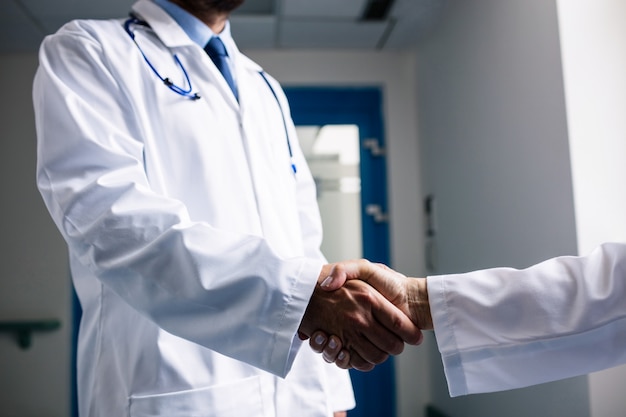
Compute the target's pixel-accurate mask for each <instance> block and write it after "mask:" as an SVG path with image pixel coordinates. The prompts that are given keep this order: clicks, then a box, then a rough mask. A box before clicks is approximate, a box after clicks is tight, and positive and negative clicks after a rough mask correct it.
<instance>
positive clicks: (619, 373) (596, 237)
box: [557, 0, 626, 417]
mask: <svg viewBox="0 0 626 417" xmlns="http://www.w3.org/2000/svg"><path fill="white" fill-rule="evenodd" d="M557 3H558V12H559V27H560V35H561V44H562V56H563V72H564V77H565V91H566V94H565V96H566V102H567V113H568V126H569V137H570V152H571V160H572V173H573V178H574V197H575V199H574V201H575V207H576V227H577V230H578V250H579V252H580V253H581V254H585V253H588V252H589V251H590V250H591V249H593V248H594V247H595V246H597V245H598V244H600V243H602V242H604V241H622V242H624V241H626V215H625V213H626V185H625V184H624V179H626V117H625V115H626V25H625V24H624V19H625V18H626V3H624V2H623V1H622V0H594V1H589V0H558V1H557ZM624 386H626V366H622V367H618V368H614V369H610V370H606V371H603V372H598V373H595V374H592V375H590V376H589V396H590V401H591V411H592V415H593V416H594V417H611V416H617V415H623V414H624V410H626V398H624V395H623V391H624Z"/></svg>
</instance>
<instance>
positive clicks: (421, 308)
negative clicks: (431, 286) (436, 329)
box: [407, 278, 433, 330]
mask: <svg viewBox="0 0 626 417" xmlns="http://www.w3.org/2000/svg"><path fill="white" fill-rule="evenodd" d="M407 293H408V301H409V309H410V311H411V316H412V317H411V318H412V320H413V322H414V323H415V324H416V326H417V327H419V328H420V329H421V330H433V318H432V316H431V314H430V303H429V302H428V286H427V282H426V278H411V279H410V281H409V288H408V291H407Z"/></svg>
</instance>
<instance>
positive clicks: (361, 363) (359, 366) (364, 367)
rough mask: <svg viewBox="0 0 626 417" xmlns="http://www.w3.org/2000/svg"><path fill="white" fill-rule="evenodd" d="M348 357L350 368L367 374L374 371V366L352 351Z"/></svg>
mask: <svg viewBox="0 0 626 417" xmlns="http://www.w3.org/2000/svg"><path fill="white" fill-rule="evenodd" d="M349 357H350V366H351V367H352V368H354V369H356V370H357V371H362V372H369V371H371V370H372V369H374V364H372V363H370V362H368V361H366V360H365V359H363V358H362V357H361V355H359V354H358V353H356V352H354V351H352V352H350V354H349Z"/></svg>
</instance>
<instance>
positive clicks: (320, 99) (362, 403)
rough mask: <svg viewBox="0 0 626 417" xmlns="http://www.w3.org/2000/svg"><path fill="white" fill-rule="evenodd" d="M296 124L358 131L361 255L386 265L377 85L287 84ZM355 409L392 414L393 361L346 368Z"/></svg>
mask: <svg viewBox="0 0 626 417" xmlns="http://www.w3.org/2000/svg"><path fill="white" fill-rule="evenodd" d="M285 93H286V95H287V98H288V99H289V104H290V107H291V115H292V118H293V120H294V123H295V124H296V126H327V125H333V124H334V125H357V126H358V131H359V144H360V146H359V149H360V177H361V204H360V206H361V219H362V220H361V221H362V225H361V226H362V227H361V229H362V247H363V257H364V258H367V259H369V260H371V261H375V262H382V263H384V264H387V265H388V264H389V227H388V223H387V219H386V215H385V213H387V190H386V167H385V156H384V155H385V154H384V140H383V117H382V94H381V91H380V89H378V88H335V87H329V88H319V87H315V88H313V87H288V88H285ZM351 377H352V383H353V386H354V390H355V395H356V400H357V407H356V409H354V410H351V411H350V412H349V416H350V417H392V416H394V415H395V412H396V404H395V403H396V401H395V373H394V365H393V360H392V359H390V360H388V361H386V362H385V363H384V364H382V365H380V366H377V367H376V368H375V369H374V370H373V371H371V372H367V373H363V372H358V371H351Z"/></svg>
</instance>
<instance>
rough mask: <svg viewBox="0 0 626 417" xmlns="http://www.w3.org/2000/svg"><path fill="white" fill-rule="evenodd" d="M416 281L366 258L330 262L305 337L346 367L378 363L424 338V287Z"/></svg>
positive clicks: (304, 329) (361, 367) (305, 319)
mask: <svg viewBox="0 0 626 417" xmlns="http://www.w3.org/2000/svg"><path fill="white" fill-rule="evenodd" d="M411 281H414V280H413V279H409V278H407V277H406V276H404V275H402V274H400V273H398V272H395V271H393V270H391V269H389V268H387V267H386V266H384V265H381V264H374V263H371V262H369V261H367V260H364V259H361V260H355V261H346V262H339V263H335V264H329V265H326V266H324V268H323V269H322V272H321V273H320V276H319V279H318V285H317V286H316V288H315V290H314V292H313V295H312V297H311V300H310V302H309V305H308V307H307V309H306V311H305V314H304V317H303V319H302V323H301V325H300V329H299V334H300V338H301V339H303V340H304V339H307V338H308V339H310V340H309V344H310V345H311V347H312V348H313V349H314V350H315V351H317V352H323V354H324V358H325V359H326V360H327V361H328V362H335V363H336V364H337V365H338V366H339V367H341V368H350V367H351V368H355V369H358V370H361V371H369V370H371V369H373V368H374V366H375V365H377V364H380V363H382V362H384V361H385V360H386V359H387V358H388V357H389V355H397V354H399V353H401V352H402V351H403V349H404V344H405V343H409V344H412V345H419V344H420V343H421V342H422V339H423V336H422V332H421V330H420V327H419V326H418V324H419V322H420V320H419V316H420V311H419V310H420V303H419V302H418V300H419V297H418V293H419V290H420V288H419V286H417V285H415V284H417V282H411ZM422 328H427V327H422ZM328 335H332V336H330V337H329V336H328Z"/></svg>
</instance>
